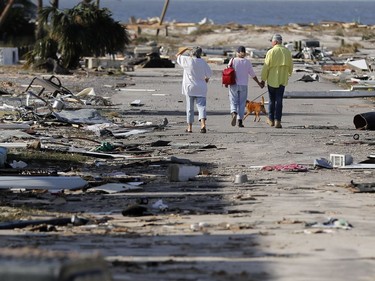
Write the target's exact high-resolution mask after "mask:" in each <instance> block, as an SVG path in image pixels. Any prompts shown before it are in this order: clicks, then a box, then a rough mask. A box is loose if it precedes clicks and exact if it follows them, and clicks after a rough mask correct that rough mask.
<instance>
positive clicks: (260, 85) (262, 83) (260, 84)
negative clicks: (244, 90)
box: [258, 81, 265, 89]
mask: <svg viewBox="0 0 375 281" xmlns="http://www.w3.org/2000/svg"><path fill="white" fill-rule="evenodd" d="M258 85H259V87H260V88H261V89H263V88H264V85H265V82H264V81H261V82H258Z"/></svg>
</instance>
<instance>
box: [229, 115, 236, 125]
mask: <svg viewBox="0 0 375 281" xmlns="http://www.w3.org/2000/svg"><path fill="white" fill-rule="evenodd" d="M236 122H237V113H236V112H232V122H231V123H230V124H231V125H232V126H236Z"/></svg>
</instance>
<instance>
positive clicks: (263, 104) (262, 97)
mask: <svg viewBox="0 0 375 281" xmlns="http://www.w3.org/2000/svg"><path fill="white" fill-rule="evenodd" d="M261 104H262V105H264V97H263V96H262V103H261Z"/></svg>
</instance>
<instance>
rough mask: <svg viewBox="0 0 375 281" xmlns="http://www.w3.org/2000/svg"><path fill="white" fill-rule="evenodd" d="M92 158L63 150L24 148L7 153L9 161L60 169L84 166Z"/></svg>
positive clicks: (29, 165)
mask: <svg viewBox="0 0 375 281" xmlns="http://www.w3.org/2000/svg"><path fill="white" fill-rule="evenodd" d="M89 159H90V158H89V157H87V156H84V155H80V154H71V153H63V152H55V151H53V152H50V151H34V150H26V151H25V150H23V151H20V152H17V151H14V152H13V151H10V152H9V153H8V155H7V162H9V163H11V162H12V161H13V160H15V161H23V162H25V163H26V164H27V165H28V166H27V168H58V169H59V170H67V169H68V170H70V169H72V168H74V167H78V166H82V164H84V163H86V162H88V160H89Z"/></svg>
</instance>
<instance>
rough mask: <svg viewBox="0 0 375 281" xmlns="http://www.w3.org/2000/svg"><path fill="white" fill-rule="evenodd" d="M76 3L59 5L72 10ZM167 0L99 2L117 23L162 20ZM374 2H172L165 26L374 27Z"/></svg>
mask: <svg viewBox="0 0 375 281" xmlns="http://www.w3.org/2000/svg"><path fill="white" fill-rule="evenodd" d="M78 2H80V1H77V0H64V1H60V8H61V9H64V8H71V7H73V6H74V5H76V4H77V3H78ZM164 3H165V0H100V7H101V8H108V9H109V10H110V11H111V13H112V16H113V18H114V19H115V20H116V21H120V22H123V23H127V22H129V18H130V17H131V16H133V17H135V18H136V19H148V18H154V17H160V16H161V13H162V10H163V6H164ZM374 11H375V1H369V0H367V1H354V0H353V1H348V0H347V1H337V0H326V1H322V0H316V1H313V0H310V1H306V0H289V1H288V0H286V1H282V0H170V1H169V6H168V9H167V12H166V15H165V18H164V21H165V22H195V23H197V22H200V21H202V20H203V19H205V18H206V19H208V20H210V21H212V22H213V23H215V24H227V23H232V22H235V23H239V24H254V25H286V24H289V23H299V24H310V23H315V24H316V23H320V22H322V21H339V22H358V23H361V24H366V25H375V16H374Z"/></svg>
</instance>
